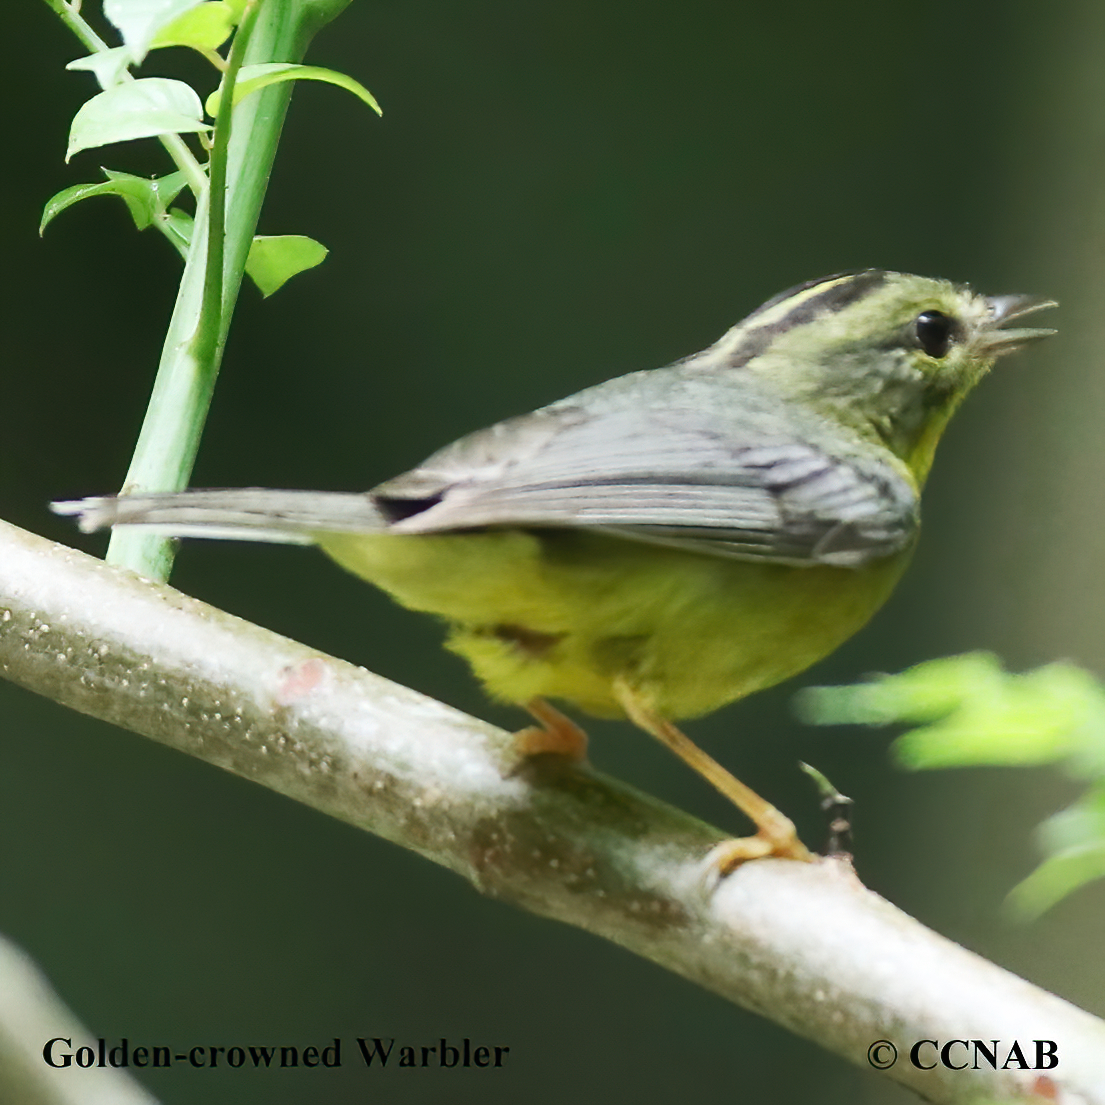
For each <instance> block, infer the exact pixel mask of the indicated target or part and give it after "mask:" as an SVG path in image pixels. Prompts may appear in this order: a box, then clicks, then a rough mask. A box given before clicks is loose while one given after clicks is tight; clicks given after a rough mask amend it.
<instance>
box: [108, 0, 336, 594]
mask: <svg viewBox="0 0 1105 1105" xmlns="http://www.w3.org/2000/svg"><path fill="white" fill-rule="evenodd" d="M344 6H345V0H326V2H324V3H321V4H320V3H319V0H264V2H263V3H260V4H259V5H258V7H257V10H256V13H255V16H254V21H253V22H252V23H249V22H248V21H247V23H246V25H245V27H244V28H243V29H244V30H245V31H246V33H245V34H243V29H240V30H239V32H238V34H239V36H241V38H242V39H245V40H246V41H245V44H244V45H243V46H242V47H241V49H240V50H239V49H238V41H237V40H236V41H235V44H234V46H233V47H232V48H231V55H232V57H235V60H236V61H237V64H238V65H242V64H245V65H252V64H257V63H261V62H273V61H291V62H298V61H300V60H302V57H303V54H304V52H305V51H306V47H307V45H308V43H309V41H310V39H311V37H312V36H313V34H314V32H315V31H317V30H318V28H319V27H320V26H321V25H322V24H323V23H324V22H326V21H328V19H329V18H332V17H333V15H336V14H337V13H338V11H340V10H341V8H343V7H344ZM238 59H240V60H238ZM236 71H237V70H235V72H236ZM228 75H229V72H228ZM227 87H228V82H226V81H224V85H223V88H224V94H223V96H222V101H221V108H220V117H219V121H217V122H216V128H215V136H216V137H215V147H214V148H213V150H212V194H213V193H214V191H215V177H216V175H221V173H222V169H221V168H216V166H217V164H218V162H219V161H220V159H221V155H220V154H219V153H218V152H217V151H218V149H219V144H220V142H222V143H225V145H224V147H223V148H225V151H226V157H225V167H226V168H225V171H226V187H225V191H224V190H223V189H218V190H219V191H220V192H224V194H225V200H224V203H225V232H224V233H219V232H218V229H217V228H216V227H215V226H214V225H213V222H212V218H211V214H212V209H213V206H209V205H208V203H207V202H206V200H205V198H201V200H200V201H199V202H198V203H197V210H196V222H195V228H194V232H193V237H192V244H191V248H190V250H189V254H188V259H187V261H186V263H185V268H184V275H183V277H182V279H181V285H180V291H179V293H178V296H177V302H176V307H175V309H174V311H173V317H172V320H171V321H170V324H169V330H168V333H167V334H166V339H165V345H164V347H163V350H162V357H161V363H160V365H159V367H158V372H157V378H156V380H155V382H154V388H153V393H152V395H151V397H150V404H149V408H148V409H147V412H146V418H145V420H144V422H143V424H142V430H141V433H140V434H139V438H138V444H137V446H136V447H135V452H134V457H133V459H132V461H131V466H130V469H129V470H128V472H127V477H126V482H125V484H124V487H123V491H124V493H125V492H131V491H178V490H180V489H182V488H183V487H185V486H187V483H188V480H189V478H190V477H191V472H192V466H193V464H194V463H195V458H196V453H197V451H198V449H199V442H200V437H201V435H202V432H203V424H204V420H205V419H206V416H207V411H208V409H209V407H210V404H211V396H212V393H213V389H214V386H215V380H216V377H217V376H218V371H219V366H220V363H221V361H222V354H223V349H224V347H225V344H226V337H227V332H228V330H229V327H230V320H231V316H232V314H233V310H234V305H235V303H236V301H237V297H238V291H239V289H240V287H241V282H242V277H243V275H244V272H245V263H246V257H247V256H248V255H249V248H250V245H251V243H252V241H253V235H254V233H255V230H256V226H257V219H258V216H259V214H260V210H261V204H262V202H263V200H264V196H265V191H266V188H267V186H268V178H269V173H270V171H271V169H272V164H273V160H274V158H275V156H276V148H277V143H278V141H279V138H280V130H281V127H282V125H283V121H284V114H285V112H286V110H287V105H288V100H289V97H290V85H287V84H281V85H273V86H271V87H269V88H266V89H264V90H262V91H261V92H259V93H254V94H253V95H251V96H248V97H246V99H244V100H242V102H241V103H239V104H238V105H237V106H234V104H233V93H232V91H230V92H229V93H228V92H227ZM229 111H233V112H234V115H233V120H234V121H233V131H232V132H231V133H230V134H229V135H227V133H226V131H225V130H224V131H223V132H222V133H221V134H220V127H221V125H222V123H223V122H224V116H223V113H224V112H229ZM213 202H214V201H212V205H213ZM217 219H218V216H216V220H217ZM209 239H210V240H212V241H213V242H216V243H219V244H221V246H222V251H221V252H222V258H221V264H218V263H217V262H216V261H215V260H214V259H213V257H212V259H211V260H210V262H209V260H208V252H207V243H208V240H209ZM216 252H218V244H216V246H215V250H214V251H213V255H214V253H216ZM209 264H210V265H212V266H216V265H217V269H212V270H211V271H213V272H216V279H211V280H209V279H207V273H208V271H209V270H208V266H209ZM173 554H174V546H173V544H172V543H171V542H170V541H167V540H166V539H165V538H162V537H157V536H154V535H152V534H149V533H146V532H144V531H142V530H140V529H137V528H136V529H130V530H127V529H121V530H118V531H117V532H115V533H114V534H113V535H112V539H111V543H110V545H109V546H108V555H107V559H108V561H109V562H111V563H113V564H117V565H121V566H125V567H128V568H131V569H133V570H135V571H137V572H139V573H141V574H142V575H145V576H148V577H151V578H154V579H167V578H168V575H169V572H170V570H171V568H172V562H173Z"/></svg>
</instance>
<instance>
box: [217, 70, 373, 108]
mask: <svg viewBox="0 0 1105 1105" xmlns="http://www.w3.org/2000/svg"><path fill="white" fill-rule="evenodd" d="M281 81H325V82H326V83H327V84H336V85H337V86H338V87H339V88H344V89H345V90H346V91H348V92H352V93H353V95H354V96H356V97H357V98H358V99H360V100H363V101H364V102H365V103H366V104H368V106H369V107H370V108H372V110H373V111H375V112H376V114H377V115H383V111H382V110H381V109H380V105H379V104H378V103H377V102H376V97H375V96H373V95H372V93H371V92H369V90H368V89H367V88H365V86H364V85H363V84H361V83H360V82H359V81H355V80H354V79H353V78H352V77H347V76H346V75H345V74H344V73H337V72H335V71H334V70H333V69H320V68H319V67H318V66H317V65H294V64H293V63H291V62H282V61H277V62H266V63H264V64H262V65H243V66H242V68H241V69H240V70H239V71H238V80H237V83H236V84H235V85H234V103H235V104H238V103H240V102H241V101H242V100H243V99H244V98H245V97H246V96H248V95H249V94H250V93H252V92H257V91H259V90H260V89H262V88H265V87H267V86H268V85H270V84H278V83H280V82H281ZM220 100H221V96H220V93H219V91H218V90H216V91H214V92H212V93H211V95H210V96H208V97H207V103H206V104H205V105H204V107H205V108H206V110H207V114H208V115H210V116H211V118H212V119H214V118H215V116H216V115H218V114H219V103H220Z"/></svg>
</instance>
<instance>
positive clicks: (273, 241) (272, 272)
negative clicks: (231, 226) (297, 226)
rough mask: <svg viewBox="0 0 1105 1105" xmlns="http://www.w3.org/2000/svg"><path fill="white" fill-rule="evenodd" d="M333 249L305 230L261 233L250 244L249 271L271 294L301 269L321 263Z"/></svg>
mask: <svg viewBox="0 0 1105 1105" xmlns="http://www.w3.org/2000/svg"><path fill="white" fill-rule="evenodd" d="M329 252H330V251H329V250H328V249H327V248H326V247H325V246H324V245H322V243H321V242H316V241H315V240H314V239H313V238H307V237H304V236H303V235H302V234H281V235H276V236H272V237H268V236H262V235H258V236H257V237H256V238H254V239H253V245H252V246H250V250H249V257H248V258H247V259H246V273H247V274H248V275H249V277H250V279H251V280H252V281H253V282H254V284H256V285H257V287H258V288H260V289H261V294H262V295H263V296H265V297H266V298H267V297H268V296H270V295H272V293H273V292H275V291H276V289H277V288H279V287H280V286H281V285H283V284H285V283H287V282H288V281H289V280H290V279H291V278H292V277H293V276H295V275H296V274H297V273H301V272H305V271H306V270H307V269H313V268H314V267H315V266H316V265H321V264H322V262H323V260H324V259H325V258H326V255H327V253H329Z"/></svg>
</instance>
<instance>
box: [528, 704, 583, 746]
mask: <svg viewBox="0 0 1105 1105" xmlns="http://www.w3.org/2000/svg"><path fill="white" fill-rule="evenodd" d="M526 709H527V710H528V711H529V712H530V713H531V714H532V715H533V716H534V717H535V718H536V719H537V720H538V721H539V722H540V723H541V724H540V725H530V726H528V727H527V728H525V729H522V730H520V731H519V732H517V733H515V734H514V747H515V748H516V749H517V750H518V751H519V752H520V753H521V754H522V755H523V756H526V757H529V756H537V755H540V754H541V753H543V752H552V753H555V754H556V755H558V756H567V757H568V759H570V760H577V761H580V760H585V759H587V734H586V733H585V732H584V731H583V730H582V729H580V727H579V726H578V725H576V723H575V722H574V721H572V720H571V718H567V717H565V716H564V715H563V714H562V713H561V712H560V711H559V710H558V709H556V707H555V706H550V705H549V704H548V703H547V702H546V701H545V700H544V699H543V698H531V699H530V700H529V702H527V703H526Z"/></svg>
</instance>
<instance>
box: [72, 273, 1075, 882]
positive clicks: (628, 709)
mask: <svg viewBox="0 0 1105 1105" xmlns="http://www.w3.org/2000/svg"><path fill="white" fill-rule="evenodd" d="M1054 306H1056V304H1055V302H1054V301H1053V300H1049V299H1045V298H1041V297H1036V296H1028V295H1006V296H990V297H987V296H984V295H981V294H979V293H977V292H975V291H974V290H972V289H971V288H970V287H969V286H967V285H960V284H955V283H952V282H949V281H946V280H941V279H932V278H928V277H922V276H913V275H910V274H907V273H899V272H893V271H888V270H884V269H863V270H858V271H851V272H843V273H836V274H833V275H831V276H827V277H823V278H820V279H817V280H811V281H808V282H805V283H802V284H799V285H797V286H795V287H793V288H790V289H788V290H787V291H785V292H782V293H781V294H779V295H777V296H775V297H773V298H772V299H769V300H768V301H767V302H766V303H764V304H763V305H762V306H760V307H758V308H757V309H756V310H754V311H753V312H752V313H751V314H750V315H748V317H747V318H745V319H744V320H743V321H742V322H740V323H738V324H737V325H736V326H734V327H732V328H731V329H730V330H728V331H727V332H726V333H725V334H723V335H722V337H721V338H720V339H719V340H718V341H716V342H715V343H714V344H713V345H711V346H709V347H708V348H706V349H704V350H703V351H702V352H700V353H696V354H693V355H691V356H688V357H685V358H683V359H682V360H679V361H676V362H675V363H673V364H670V365H668V366H666V367H662V368H657V369H647V370H644V371H639V372H632V373H629V374H628V375H623V376H618V377H616V378H614V379H610V380H607V381H605V382H604V383H599V384H597V385H594V386H592V387H589V388H586V389H585V390H583V391H580V392H578V393H576V394H574V395H571V396H569V397H568V398H565V399H561V400H559V401H557V402H554V403H551V404H549V405H547V406H544V407H541V408H539V409H537V410H535V411H532V412H531V413H529V414H523V415H520V416H518V417H513V418H508V419H507V420H505V421H502V422H498V423H496V424H495V425H492V426H490V427H488V428H486V429H483V430H480V431H477V432H476V433H473V434H470V435H468V436H466V437H463V438H461V439H460V440H458V441H456V442H455V443H453V444H451V445H448V446H446V447H445V448H443V449H441V450H440V451H438V452H436V453H434V454H433V455H432V456H431V457H429V458H428V459H427V460H426V461H424V462H423V463H422V464H420V465H418V466H417V467H416V468H413V469H411V470H410V471H408V472H406V473H404V474H403V475H400V476H397V477H395V478H394V479H390V480H387V481H386V482H384V483H381V484H379V485H378V486H376V487H375V488H373V489H372V490H371V491H367V492H321V491H298V490H289V491H285V490H272V489H264V488H244V489H225V490H223V489H219V490H203V489H192V490H185V491H178V492H167V493H147V492H141V493H133V494H121V495H119V496H101V497H91V498H86V499H83V500H77V501H68V502H59V503H54V504H52V506H53V509H54V510H55V511H56V512H58V513H60V514H69V515H78V516H79V523H80V526H81V528H82V529H83V530H85V531H92V530H97V529H101V528H104V527H109V526H132V525H142V526H147V527H150V528H151V529H153V530H156V531H158V532H161V533H164V534H169V535H173V536H199V537H213V538H229V539H245V540H256V541H276V542H288V543H300V544H314V545H317V546H318V547H319V548H320V549H321V550H322V551H323V552H324V553H326V554H327V555H329V556H330V557H331V558H333V559H334V560H335V561H336V562H337V563H338V564H340V565H341V566H343V567H344V568H346V569H348V570H349V571H351V572H353V573H354V574H355V575H357V576H360V577H361V578H363V579H364V580H367V581H368V582H370V583H372V584H374V585H376V586H377V587H380V588H382V589H383V590H384V591H386V592H387V593H388V594H389V595H391V596H392V597H393V598H394V599H395V600H397V601H398V602H399V603H400V604H402V605H403V606H406V607H409V608H411V609H413V610H418V611H424V612H427V613H429V614H432V615H436V616H437V617H438V618H439V619H441V620H442V621H444V622H445V623H446V626H447V633H448V636H447V641H446V647H448V648H449V649H451V650H453V651H454V652H456V653H458V654H460V655H461V656H462V657H463V658H464V659H465V660H466V661H467V662H468V664H469V665H470V666H471V668H472V670H473V671H474V673H475V675H476V676H477V678H478V679H479V680H480V681H481V683H482V684H483V686H484V688H485V689H486V691H487V692H488V693H489V694H490V696H491V697H492V698H493V699H496V700H499V701H504V702H509V703H515V704H518V705H521V706H523V707H525V708H526V709H528V710H529V712H530V713H531V714H532V715H533V716H534V717H535V718H536V719H537V721H538V723H539V724H538V726H536V727H532V728H530V729H526V730H523V731H522V732H521V733H520V734H519V736H518V741H519V747H520V748H521V749H522V750H523V751H524V752H525V753H526V754H529V755H535V754H538V753H542V752H559V753H562V754H565V755H569V756H573V757H577V758H582V756H583V755H584V754H585V749H586V735H585V734H584V732H583V730H582V729H580V728H579V727H578V726H577V725H576V724H575V723H574V722H572V721H571V720H569V718H568V717H566V716H565V715H564V714H563V713H561V712H560V710H559V709H557V708H556V707H555V706H553V705H552V703H551V702H550V701H549V700H550V699H552V700H556V701H558V702H561V703H566V704H568V705H569V706H574V707H575V708H577V709H579V710H581V711H583V712H584V713H587V714H591V715H595V716H599V717H620V718H627V719H628V720H630V721H631V722H633V723H634V724H635V725H636V726H638V727H639V728H640V729H642V730H644V731H645V732H647V733H649V734H651V735H652V736H654V737H656V738H657V739H658V740H660V741H661V742H662V743H663V744H665V745H666V746H667V747H668V748H670V749H671V750H672V751H673V752H675V753H676V754H677V755H678V756H679V757H680V758H682V759H683V760H684V761H685V762H686V763H687V764H688V765H689V766H691V767H692V768H693V769H694V770H696V771H697V772H699V774H701V775H702V776H703V777H705V778H706V779H707V780H708V781H709V782H710V783H711V784H712V785H713V786H715V787H716V788H717V789H718V790H719V791H720V792H721V793H722V794H724V795H725V796H726V797H728V798H729V799H730V800H731V801H732V802H733V803H734V804H735V805H736V806H737V807H738V808H739V809H741V810H742V811H743V812H744V813H745V814H746V815H747V816H748V817H749V818H750V819H751V821H752V822H753V824H754V826H755V832H754V833H753V834H752V835H749V836H744V837H736V838H734V839H732V840H729V841H727V842H726V844H725V846H724V847H723V848H722V849H721V851H720V852H719V853H718V854H717V856H716V857H715V859H716V865H717V867H718V869H719V870H721V871H722V872H727V871H729V870H731V869H732V868H734V867H735V866H737V865H738V864H740V863H742V862H745V861H747V860H750V859H758V858H762V857H766V856H776V857H781V858H787V859H796V860H809V859H811V858H813V857H812V854H811V853H810V851H809V850H808V849H807V848H806V846H805V845H804V844H803V843H802V842H801V840H800V839H799V838H798V835H797V833H796V830H795V827H794V824H793V822H792V821H791V820H790V819H789V818H788V817H787V816H786V815H785V814H783V813H782V812H781V811H779V810H778V809H776V808H775V807H774V806H773V805H772V804H771V803H770V802H768V801H767V800H766V799H764V798H761V797H760V796H759V795H758V794H757V793H756V792H755V791H753V790H752V789H751V788H750V787H748V786H747V785H745V784H744V783H742V782H741V781H740V780H739V779H737V778H736V777H735V776H734V775H733V774H732V773H730V772H729V771H728V770H726V769H725V768H724V767H722V766H721V764H719V763H718V762H717V761H716V760H715V759H713V758H712V757H710V756H709V755H707V754H706V753H705V752H703V751H702V750H701V749H700V748H699V747H698V746H697V745H696V744H694V743H693V742H692V741H691V740H690V738H689V737H687V736H686V734H685V733H684V732H683V731H682V729H680V728H678V727H677V726H676V724H675V723H676V722H677V721H681V720H684V719H688V718H695V717H699V716H702V715H705V714H709V713H711V712H713V711H715V710H717V709H719V708H720V707H722V706H725V705H727V704H728V703H731V702H733V701H736V700H738V699H741V698H744V697H746V696H747V695H749V694H752V693H754V692H756V691H758V690H761V689H764V688H766V687H770V686H773V685H775V684H778V683H780V682H782V681H783V680H786V679H788V678H790V677H791V676H794V675H796V674H797V673H799V672H801V671H804V670H805V669H806V668H808V667H809V666H810V665H812V664H814V663H815V662H817V661H818V660H820V659H822V658H823V657H825V656H827V655H828V654H829V653H831V652H832V651H833V650H834V649H836V648H837V647H838V646H839V645H840V644H841V643H842V642H844V641H845V640H847V639H848V638H849V637H851V636H852V635H853V634H854V633H855V632H856V631H857V630H859V629H860V628H861V627H862V626H863V625H864V624H865V623H866V622H867V621H868V619H870V617H871V616H872V615H873V614H874V613H875V611H876V610H877V609H878V608H879V607H880V606H882V604H883V603H884V602H885V600H886V599H887V597H888V596H889V594H890V593H891V591H892V589H893V588H894V586H895V584H896V583H897V581H898V580H899V578H900V577H901V575H902V573H903V572H904V570H905V568H906V566H907V564H908V562H909V559H910V556H911V554H912V552H913V550H914V548H915V546H916V543H917V538H918V534H919V529H920V497H921V490H922V488H923V486H924V483H925V480H926V478H927V476H928V473H929V469H930V467H931V465H932V461H933V455H934V451H935V449H936V446H937V443H938V441H939V439H940V437H941V434H942V433H943V431H944V428H945V427H946V425H947V424H948V420H949V419H950V418H951V416H952V414H953V413H954V412H955V411H956V409H957V408H958V407H959V405H960V404H961V402H962V401H963V399H964V398H965V397H966V395H967V394H968V393H969V392H970V391H971V389H972V388H973V387H974V386H975V385H976V384H977V383H978V381H979V380H980V379H981V378H982V377H983V376H984V375H985V374H986V373H987V372H988V371H989V369H990V368H991V367H992V366H993V364H994V362H995V361H996V360H997V358H999V357H1002V356H1004V355H1006V354H1007V353H1009V352H1012V351H1013V350H1016V349H1019V348H1021V347H1023V346H1025V345H1028V344H1029V343H1032V342H1035V341H1037V340H1038V339H1040V338H1043V337H1045V336H1047V335H1049V334H1052V333H1054V331H1053V330H1048V329H1041V328H1025V327H1011V326H1010V324H1011V323H1014V322H1018V321H1019V320H1020V319H1022V318H1023V317H1024V316H1025V315H1027V314H1029V313H1031V312H1035V311H1038V310H1041V309H1043V308H1046V307H1054Z"/></svg>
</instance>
